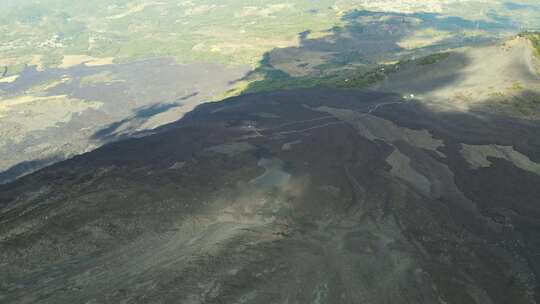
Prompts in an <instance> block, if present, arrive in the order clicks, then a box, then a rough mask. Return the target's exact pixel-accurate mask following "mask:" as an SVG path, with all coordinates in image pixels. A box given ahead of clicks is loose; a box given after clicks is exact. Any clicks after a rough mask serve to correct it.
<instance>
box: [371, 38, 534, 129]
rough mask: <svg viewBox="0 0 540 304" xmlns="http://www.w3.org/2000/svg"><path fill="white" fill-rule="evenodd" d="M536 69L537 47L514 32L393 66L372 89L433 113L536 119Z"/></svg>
mask: <svg viewBox="0 0 540 304" xmlns="http://www.w3.org/2000/svg"><path fill="white" fill-rule="evenodd" d="M539 71H540V64H539V62H538V55H537V51H536V50H535V48H534V47H533V45H532V44H531V41H530V40H529V39H528V38H527V37H526V36H525V35H519V36H515V37H513V38H510V39H505V40H502V41H500V42H498V43H495V44H489V45H484V46H481V47H464V48H460V49H454V50H450V51H448V52H444V53H438V54H434V55H431V56H428V57H424V58H420V59H415V60H411V61H408V62H404V63H403V64H398V65H397V66H396V67H395V70H394V71H393V72H392V73H388V75H387V77H386V78H385V79H384V80H383V81H381V82H378V83H376V84H375V85H373V86H372V88H373V89H375V90H379V91H385V92H398V93H401V94H403V95H406V96H414V97H415V98H417V99H420V100H422V101H424V102H425V103H426V104H429V105H430V107H431V108H432V109H434V110H437V111H480V112H486V111H487V112H492V113H496V114H499V115H505V116H513V117H520V118H525V119H538V118H540V117H539V115H538V114H539V113H540V75H539ZM411 94H412V95H411Z"/></svg>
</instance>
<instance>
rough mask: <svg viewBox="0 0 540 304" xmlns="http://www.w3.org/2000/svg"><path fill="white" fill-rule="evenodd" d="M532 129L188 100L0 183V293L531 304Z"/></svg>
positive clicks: (336, 101) (415, 110) (354, 103)
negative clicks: (150, 130)
mask: <svg viewBox="0 0 540 304" xmlns="http://www.w3.org/2000/svg"><path fill="white" fill-rule="evenodd" d="M539 132H540V126H539V125H538V124H537V123H531V122H530V121H522V120H520V119H515V118H501V117H500V116H496V115H490V114H486V115H484V116H483V117H482V118H479V117H478V116H477V115H473V114H469V113H464V112H457V111H456V112H436V111H431V110H430V108H429V107H426V106H425V105H424V104H423V103H421V102H418V101H415V100H405V99H402V98H401V96H400V95H395V94H389V93H376V92H372V91H361V90H336V89H309V90H293V91H286V92H274V93H261V94H255V95H246V96H242V97H237V98H232V99H229V100H226V101H224V102H222V103H215V104H206V105H201V106H199V107H198V108H197V109H196V110H195V111H194V112H192V113H190V114H188V115H187V116H186V117H184V118H183V119H182V120H180V121H178V122H176V123H173V124H171V125H168V126H166V127H162V128H161V129H160V130H159V132H158V133H157V134H154V135H151V136H147V137H143V138H138V139H128V140H125V141H121V142H117V143H113V144H109V145H106V146H104V147H102V148H100V149H97V150H95V151H93V152H90V153H87V154H84V155H81V156H77V157H75V158H73V159H71V160H68V161H65V162H61V163H58V164H56V165H53V166H51V167H48V168H46V169H43V170H41V171H39V172H37V173H34V174H32V175H30V176H27V177H23V178H21V179H20V180H18V181H16V182H14V183H10V184H8V185H4V186H1V188H0V207H1V209H0V212H1V213H0V223H1V224H0V245H1V247H2V251H1V253H0V261H1V262H2V263H1V264H0V269H1V273H2V276H0V279H1V280H0V295H1V299H2V300H3V301H4V302H7V303H35V302H39V303H74V302H76V303H118V302H123V301H125V302H128V303H363V302H366V303H411V302H414V303H536V302H537V301H538V300H539V299H540V297H539V295H540V290H539V289H538V286H539V284H538V279H539V278H538V271H539V268H538V267H539V265H540V264H539V263H540V260H539V258H538V255H537V252H538V250H539V249H540V248H539V245H540V244H539V243H538V242H537V240H538V239H539V237H540V235H538V231H540V230H539V228H540V227H539V225H540V213H539V212H540V211H539V210H538V208H537V201H538V196H537V194H536V193H537V192H536V189H538V187H539V186H540V176H539V172H538V170H535V169H534V168H537V167H538V166H540V153H539V151H540V137H538V134H539ZM490 147H491V148H490ZM495 147H499V148H495ZM497 151H498V152H497Z"/></svg>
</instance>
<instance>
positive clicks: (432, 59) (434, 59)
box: [418, 52, 450, 65]
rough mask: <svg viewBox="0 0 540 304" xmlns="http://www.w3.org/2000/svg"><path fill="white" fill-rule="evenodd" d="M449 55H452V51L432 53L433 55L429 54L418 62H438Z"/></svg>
mask: <svg viewBox="0 0 540 304" xmlns="http://www.w3.org/2000/svg"><path fill="white" fill-rule="evenodd" d="M448 56H450V52H443V53H436V54H432V55H429V56H426V57H424V58H422V59H420V61H419V62H418V64H420V65H430V64H435V63H437V62H440V61H443V60H445V59H446V58H448Z"/></svg>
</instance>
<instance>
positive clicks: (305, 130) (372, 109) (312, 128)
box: [257, 101, 406, 136]
mask: <svg viewBox="0 0 540 304" xmlns="http://www.w3.org/2000/svg"><path fill="white" fill-rule="evenodd" d="M394 104H406V103H405V102H403V101H394V102H386V103H379V104H376V105H374V106H372V107H370V108H369V109H368V111H366V112H363V113H361V115H360V116H361V117H364V116H367V115H371V114H372V113H373V112H375V111H377V110H378V109H380V108H382V107H385V106H389V105H394ZM331 118H333V119H337V118H336V117H334V116H322V117H317V118H313V119H307V120H300V121H294V122H289V123H284V124H281V125H279V126H276V127H273V128H269V129H264V130H262V131H263V132H265V131H272V130H277V129H281V128H283V127H286V126H291V125H296V124H300V123H304V122H312V121H319V120H325V119H331ZM346 123H347V122H345V121H335V122H328V123H325V124H322V125H316V126H312V127H309V128H305V129H299V130H290V131H282V132H277V133H274V134H273V135H287V134H294V133H304V132H307V131H311V130H315V129H320V128H324V127H327V126H332V125H338V124H346ZM257 133H258V135H261V136H264V135H262V134H260V132H258V131H257Z"/></svg>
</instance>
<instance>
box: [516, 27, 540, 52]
mask: <svg viewBox="0 0 540 304" xmlns="http://www.w3.org/2000/svg"><path fill="white" fill-rule="evenodd" d="M519 36H520V37H525V38H527V39H529V40H530V41H531V43H532V45H533V47H534V48H535V50H536V56H537V57H538V58H540V32H525V33H521V34H519Z"/></svg>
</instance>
